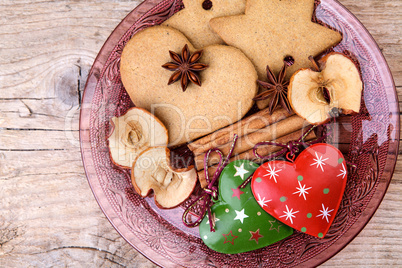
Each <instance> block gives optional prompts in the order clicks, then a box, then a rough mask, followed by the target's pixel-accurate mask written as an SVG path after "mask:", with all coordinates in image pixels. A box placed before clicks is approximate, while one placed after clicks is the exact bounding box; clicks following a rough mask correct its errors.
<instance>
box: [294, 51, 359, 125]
mask: <svg viewBox="0 0 402 268" xmlns="http://www.w3.org/2000/svg"><path fill="white" fill-rule="evenodd" d="M319 64H320V66H321V68H319V67H318V66H316V69H318V70H317V71H314V70H311V69H301V70H299V71H297V72H296V73H294V74H293V76H292V77H291V79H290V82H289V86H288V99H289V102H290V104H291V106H292V108H293V110H294V112H295V113H297V114H298V115H299V116H300V117H302V118H304V119H306V120H307V121H308V122H310V123H311V124H323V123H325V122H327V121H328V120H329V119H330V118H331V114H333V113H334V112H339V111H341V112H342V113H343V114H353V113H358V112H359V109H360V102H361V94H362V90H363V83H362V81H361V78H360V73H359V70H358V69H357V67H356V65H355V64H354V63H353V62H352V61H351V60H350V59H349V58H348V57H346V56H345V55H343V54H341V53H336V52H333V53H329V54H328V55H326V56H325V57H324V58H322V59H321V60H320V61H319ZM326 94H327V95H326Z"/></svg>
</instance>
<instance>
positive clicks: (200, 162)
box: [194, 115, 307, 170]
mask: <svg viewBox="0 0 402 268" xmlns="http://www.w3.org/2000/svg"><path fill="white" fill-rule="evenodd" d="M305 125H307V123H306V121H305V120H304V119H303V118H301V117H299V116H297V115H293V116H291V117H289V118H286V119H284V120H281V121H279V122H277V123H275V124H272V125H269V126H266V127H265V128H262V129H260V130H258V131H255V132H253V133H250V134H249V135H245V136H242V137H239V139H238V140H237V142H236V145H235V147H234V150H233V155H238V154H241V153H243V152H246V151H248V150H250V149H252V148H253V147H254V145H255V144H257V143H259V142H263V141H273V140H276V139H278V138H280V137H283V136H286V135H287V134H289V133H292V132H295V131H297V130H299V129H301V128H303V126H305ZM231 140H233V137H231ZM231 146H232V143H231V142H230V143H227V144H224V145H221V146H218V147H216V148H218V149H219V150H221V151H222V153H223V154H224V155H227V154H228V153H229V151H230V148H231ZM204 156H205V153H201V154H199V155H195V157H194V160H195V167H196V169H197V170H201V169H203V168H204ZM210 160H211V161H210V162H211V163H212V164H215V163H217V162H218V161H219V159H218V158H216V155H215V157H214V155H212V154H211V157H210Z"/></svg>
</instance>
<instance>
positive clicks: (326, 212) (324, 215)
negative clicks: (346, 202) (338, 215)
mask: <svg viewBox="0 0 402 268" xmlns="http://www.w3.org/2000/svg"><path fill="white" fill-rule="evenodd" d="M321 205H322V210H320V212H321V214H320V215H317V217H321V216H322V218H321V219H324V218H325V219H326V220H327V222H329V221H328V217H331V214H329V213H330V212H332V211H334V210H333V209H331V210H328V209H329V207H328V208H325V207H324V204H321Z"/></svg>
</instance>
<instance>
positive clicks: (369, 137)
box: [80, 0, 399, 267]
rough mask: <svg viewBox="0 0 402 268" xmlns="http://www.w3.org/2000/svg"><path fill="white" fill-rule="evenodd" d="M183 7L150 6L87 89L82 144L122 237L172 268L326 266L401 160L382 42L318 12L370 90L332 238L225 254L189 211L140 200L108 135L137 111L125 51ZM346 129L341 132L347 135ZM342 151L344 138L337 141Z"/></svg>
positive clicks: (332, 5)
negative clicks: (122, 70) (123, 67)
mask: <svg viewBox="0 0 402 268" xmlns="http://www.w3.org/2000/svg"><path fill="white" fill-rule="evenodd" d="M180 8H182V3H181V2H180V1H178V0H162V1H161V0H146V1H144V2H143V3H142V4H141V5H139V6H138V7H137V8H136V9H135V10H133V11H132V12H131V13H130V14H129V15H128V16H127V17H126V18H125V19H124V20H123V21H122V22H121V23H120V24H119V25H118V26H117V28H116V29H115V30H114V31H113V33H112V34H111V36H110V37H109V39H108V40H107V41H106V43H105V44H104V46H103V48H102V50H101V51H100V53H99V55H98V57H97V58H96V60H95V62H94V64H93V67H92V69H91V72H90V74H89V76H88V82H87V85H86V88H85V92H84V97H83V103H82V108H81V117H80V142H81V153H82V159H83V163H84V167H85V171H86V175H87V178H88V181H89V184H90V186H91V189H92V191H93V193H94V196H95V198H96V200H97V202H98V203H99V206H100V207H101V208H102V210H103V212H104V213H105V215H106V216H107V218H108V219H109V221H110V222H111V223H112V225H113V226H114V227H115V228H116V230H117V231H118V232H119V233H120V234H121V235H122V236H123V237H124V238H125V239H126V240H127V242H128V243H130V244H131V245H132V246H133V247H134V248H136V249H137V250H138V251H139V252H141V253H142V254H144V255H145V256H146V257H148V258H149V259H150V260H152V261H153V262H155V263H157V264H159V265H161V266H164V267H171V266H178V265H180V266H185V267H220V266H227V267H229V266H230V267H240V266H248V267H259V266H264V267H271V266H272V267H273V266H282V267H292V266H296V265H300V264H303V265H308V266H316V265H318V264H320V263H322V262H324V261H326V260H327V259H329V258H331V257H332V256H333V255H335V254H336V253H337V252H338V251H339V250H341V249H342V248H343V247H344V246H346V245H347V244H348V243H349V242H350V241H351V240H352V239H353V238H354V237H355V236H356V235H357V234H358V233H359V232H360V231H361V230H362V229H363V228H364V226H365V225H366V224H367V222H368V221H369V219H370V218H371V216H372V215H373V214H374V212H375V210H376V209H377V207H378V206H379V204H380V203H381V200H382V198H383V196H384V194H385V192H386V190H387V187H388V185H389V183H390V180H391V177H392V174H393V170H394V167H395V163H396V158H397V155H398V146H399V106H398V100H397V97H396V91H395V85H394V83H393V80H392V76H391V73H390V71H389V69H388V66H387V64H386V62H385V60H384V58H383V56H382V54H381V52H380V50H379V49H378V47H377V45H376V43H375V41H374V40H373V39H372V37H371V36H370V34H369V33H368V32H367V31H366V30H365V28H364V27H363V26H362V25H361V24H360V23H359V21H358V20H357V19H356V18H355V17H354V16H353V15H352V14H351V13H350V12H348V11H347V10H346V9H345V8H344V7H343V6H341V5H340V4H339V3H338V2H337V1H335V0H325V1H324V0H323V1H321V4H320V5H318V7H317V9H316V17H317V19H318V20H319V21H321V22H322V23H324V24H326V25H328V26H330V27H332V28H335V29H337V30H339V31H340V32H342V34H343V41H342V43H341V44H339V45H338V46H337V47H336V48H335V49H334V50H336V51H340V52H345V53H348V54H349V55H351V56H352V57H354V58H355V59H357V61H358V62H359V64H360V68H361V72H362V78H363V81H364V103H365V105H363V106H362V108H361V111H360V114H359V115H357V116H353V118H352V119H351V124H349V125H348V126H346V125H345V126H343V127H344V128H349V132H350V133H351V139H350V140H351V141H350V143H351V144H350V146H349V150H348V153H347V158H348V159H349V161H351V162H353V163H355V164H356V165H357V168H356V169H350V170H349V171H350V174H351V176H350V178H349V180H348V185H347V187H346V190H345V194H344V196H343V200H342V203H341V207H340V208H339V211H338V213H337V215H336V218H335V221H334V223H333V224H332V226H331V229H330V230H329V232H328V234H327V236H326V237H325V238H324V239H319V238H314V237H312V236H309V235H306V234H304V233H300V232H295V234H294V235H292V236H291V237H289V238H287V239H285V240H282V241H280V242H278V243H276V244H274V245H271V246H268V247H265V248H262V249H259V250H255V251H252V252H247V253H242V254H236V255H225V254H220V253H217V252H214V251H212V250H210V249H208V248H207V247H206V246H205V245H204V244H203V242H202V240H201V239H200V238H199V236H198V231H197V230H188V229H186V228H184V227H183V226H182V225H181V224H180V213H181V212H182V211H183V209H182V208H178V209H176V210H172V211H166V210H165V211H157V210H156V209H155V208H154V205H153V203H152V201H151V200H150V199H149V198H146V199H143V198H141V197H139V196H138V195H137V194H135V192H134V189H133V187H132V185H131V182H130V177H129V172H128V171H124V170H120V169H118V168H116V167H115V166H114V165H113V164H112V162H111V160H110V156H109V150H108V146H107V143H106V136H107V134H108V133H109V128H110V125H109V120H110V118H111V117H113V116H119V115H121V114H122V113H124V112H125V111H126V110H127V109H128V108H129V107H130V106H132V103H131V101H130V98H129V97H128V95H127V93H126V92H125V90H124V88H123V87H122V84H121V81H120V75H119V62H120V55H121V52H122V49H123V47H124V44H125V43H126V42H127V41H128V40H129V39H130V37H131V36H132V35H133V34H135V33H136V32H138V31H140V30H142V29H144V28H146V27H149V26H152V25H156V24H160V23H161V22H163V21H164V20H165V19H166V18H168V17H169V16H171V15H173V14H174V13H175V12H177V11H178V10H179V9H180ZM342 131H343V130H342V126H341V127H340V128H339V129H338V128H337V129H334V130H333V133H335V134H336V133H337V132H342ZM332 139H334V141H335V142H336V139H337V135H334V136H333V137H332Z"/></svg>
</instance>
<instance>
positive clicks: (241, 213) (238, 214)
mask: <svg viewBox="0 0 402 268" xmlns="http://www.w3.org/2000/svg"><path fill="white" fill-rule="evenodd" d="M235 212H236V217H235V218H234V220H239V221H240V222H241V223H243V220H244V219H245V218H248V216H247V215H246V214H245V213H244V208H243V209H242V210H241V211H237V210H235Z"/></svg>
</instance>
